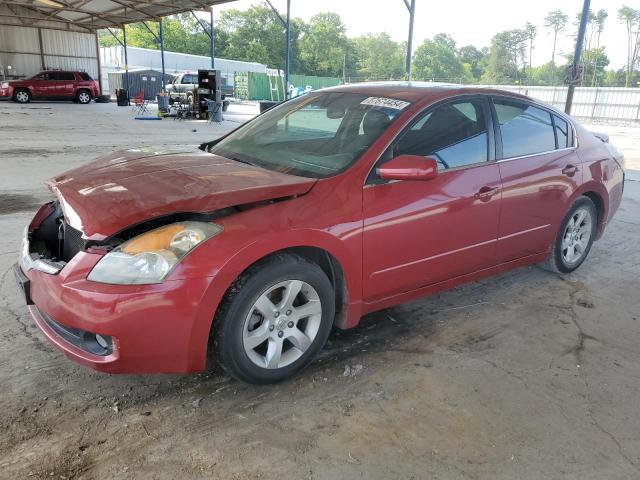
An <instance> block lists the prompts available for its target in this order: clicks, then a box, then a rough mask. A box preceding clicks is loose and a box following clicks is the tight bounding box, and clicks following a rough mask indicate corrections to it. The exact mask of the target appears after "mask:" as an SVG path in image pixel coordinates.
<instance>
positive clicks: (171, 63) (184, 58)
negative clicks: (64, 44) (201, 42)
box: [100, 46, 267, 92]
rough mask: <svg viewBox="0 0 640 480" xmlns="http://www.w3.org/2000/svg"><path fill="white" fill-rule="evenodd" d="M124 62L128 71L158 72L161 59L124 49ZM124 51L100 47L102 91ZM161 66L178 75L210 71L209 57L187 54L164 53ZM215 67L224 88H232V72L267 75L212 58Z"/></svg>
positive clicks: (255, 66) (155, 53) (256, 67)
mask: <svg viewBox="0 0 640 480" xmlns="http://www.w3.org/2000/svg"><path fill="white" fill-rule="evenodd" d="M127 60H128V62H129V69H140V68H145V69H154V70H161V68H162V59H161V57H160V50H152V49H150V48H139V47H129V46H128V47H127ZM124 63H125V62H124V48H123V47H121V46H115V47H100V64H101V66H102V72H101V75H102V89H103V91H104V92H108V91H109V78H108V73H109V72H113V71H117V70H124ZM164 66H165V72H166V73H180V72H185V71H197V70H198V69H206V68H211V57H205V56H201V55H189V54H187V53H177V52H167V51H166V50H165V52H164ZM215 68H216V70H220V71H221V74H222V76H223V77H224V78H226V80H227V82H226V83H227V85H233V80H234V74H235V72H259V73H267V66H266V65H263V64H261V63H253V62H241V61H238V60H227V59H226V58H217V57H216V58H215Z"/></svg>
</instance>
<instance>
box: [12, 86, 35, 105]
mask: <svg viewBox="0 0 640 480" xmlns="http://www.w3.org/2000/svg"><path fill="white" fill-rule="evenodd" d="M13 101H14V102H18V103H29V102H30V101H31V92H30V91H29V90H27V89H26V88H19V89H18V90H16V91H15V92H14V94H13Z"/></svg>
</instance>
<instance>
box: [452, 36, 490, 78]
mask: <svg viewBox="0 0 640 480" xmlns="http://www.w3.org/2000/svg"><path fill="white" fill-rule="evenodd" d="M486 57H487V52H486V51H485V52H483V51H481V50H478V49H477V48H476V47H474V46H473V45H467V46H465V47H462V48H461V49H460V50H458V58H460V61H461V62H462V63H463V64H464V65H469V69H470V70H471V75H473V78H474V79H475V80H480V77H482V74H483V73H484V70H485V66H486V63H487V58H486Z"/></svg>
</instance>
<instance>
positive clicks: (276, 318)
mask: <svg viewBox="0 0 640 480" xmlns="http://www.w3.org/2000/svg"><path fill="white" fill-rule="evenodd" d="M334 312H335V297H334V291H333V287H332V285H331V282H330V281H329V279H328V278H327V276H326V275H325V273H324V272H323V271H322V269H321V268H320V267H319V266H318V265H316V264H314V263H311V262H309V261H308V260H306V259H304V258H303V257H300V256H297V255H291V254H281V255H277V256H275V257H273V258H271V259H269V260H268V261H266V262H263V263H262V264H261V265H259V266H257V267H255V268H252V269H250V270H249V271H248V272H247V273H245V274H243V275H242V276H241V277H240V278H239V279H238V280H237V281H236V282H235V284H234V285H233V286H232V287H231V288H230V289H229V292H228V293H227V296H226V297H225V299H224V301H223V303H222V305H221V307H220V309H219V311H218V313H217V315H216V318H215V320H214V322H215V324H214V348H215V353H216V357H217V360H218V363H220V365H221V366H222V367H223V368H224V369H225V371H227V372H228V373H229V374H230V375H232V376H233V377H235V378H237V379H239V380H243V381H246V382H250V383H262V384H266V383H275V382H279V381H281V380H284V379H285V378H287V377H290V376H291V375H293V374H294V373H296V372H298V371H299V370H300V369H302V368H304V367H305V366H306V365H307V364H308V363H309V362H310V361H311V360H312V359H313V357H314V356H315V355H316V354H317V353H318V352H319V351H320V350H321V349H322V347H323V346H324V344H325V342H326V340H327V337H328V336H329V332H330V331H331V326H332V324H333V318H334Z"/></svg>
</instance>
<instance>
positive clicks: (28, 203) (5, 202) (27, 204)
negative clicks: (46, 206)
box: [0, 193, 42, 215]
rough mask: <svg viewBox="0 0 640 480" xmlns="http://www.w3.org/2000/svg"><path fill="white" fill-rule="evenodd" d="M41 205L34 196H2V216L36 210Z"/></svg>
mask: <svg viewBox="0 0 640 480" xmlns="http://www.w3.org/2000/svg"><path fill="white" fill-rule="evenodd" d="M41 203H42V202H41V201H40V200H38V198H36V197H34V196H33V195H19V194H11V193H9V194H0V215H7V214H9V213H15V212H25V211H28V210H35V209H36V208H38V207H39V206H40V204H41Z"/></svg>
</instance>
